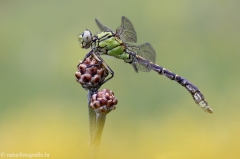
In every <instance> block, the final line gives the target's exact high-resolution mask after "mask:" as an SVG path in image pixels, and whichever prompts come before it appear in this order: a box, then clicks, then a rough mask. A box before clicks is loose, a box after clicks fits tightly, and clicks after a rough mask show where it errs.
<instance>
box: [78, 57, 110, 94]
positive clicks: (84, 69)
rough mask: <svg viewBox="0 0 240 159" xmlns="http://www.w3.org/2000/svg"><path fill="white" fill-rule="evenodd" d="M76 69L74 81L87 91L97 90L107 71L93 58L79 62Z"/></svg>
mask: <svg viewBox="0 0 240 159" xmlns="http://www.w3.org/2000/svg"><path fill="white" fill-rule="evenodd" d="M77 68H78V71H77V72H76V73H75V76H76V81H77V82H79V83H80V84H81V85H82V87H83V88H85V89H87V90H91V89H93V88H97V89H98V88H99V87H100V86H101V84H102V83H103V82H104V80H105V78H106V77H107V76H108V71H107V70H106V69H105V67H104V66H103V64H102V63H101V62H99V61H98V60H96V59H95V58H94V56H89V57H88V58H86V60H85V61H84V62H82V61H80V62H79V64H78V66H77Z"/></svg>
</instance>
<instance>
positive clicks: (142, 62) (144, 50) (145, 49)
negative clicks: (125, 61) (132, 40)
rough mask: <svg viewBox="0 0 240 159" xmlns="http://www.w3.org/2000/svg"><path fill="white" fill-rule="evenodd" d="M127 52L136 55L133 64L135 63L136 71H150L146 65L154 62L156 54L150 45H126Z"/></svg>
mask: <svg viewBox="0 0 240 159" xmlns="http://www.w3.org/2000/svg"><path fill="white" fill-rule="evenodd" d="M127 50H128V51H130V52H131V53H135V54H136V55H137V57H135V59H134V61H133V62H135V65H136V68H137V69H138V71H142V72H148V71H150V70H151V68H149V65H148V63H149V62H152V63H155V61H156V52H155V50H154V48H153V47H152V45H151V44H149V43H145V44H142V45H139V46H135V45H131V44H127Z"/></svg>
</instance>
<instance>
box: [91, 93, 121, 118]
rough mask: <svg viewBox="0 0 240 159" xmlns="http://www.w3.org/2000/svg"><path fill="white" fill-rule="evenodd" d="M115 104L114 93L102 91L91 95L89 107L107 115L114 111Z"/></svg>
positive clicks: (116, 101)
mask: <svg viewBox="0 0 240 159" xmlns="http://www.w3.org/2000/svg"><path fill="white" fill-rule="evenodd" d="M117 103H118V100H117V98H115V97H114V93H113V92H112V91H111V90H108V89H103V90H101V91H99V92H98V93H97V94H94V95H92V98H91V103H90V107H91V108H92V109H95V110H96V109H97V110H98V111H100V112H106V113H108V112H110V111H111V110H114V109H116V105H117Z"/></svg>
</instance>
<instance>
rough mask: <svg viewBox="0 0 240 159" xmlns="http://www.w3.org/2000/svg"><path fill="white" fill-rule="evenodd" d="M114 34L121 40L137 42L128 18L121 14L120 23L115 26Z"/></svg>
mask: <svg viewBox="0 0 240 159" xmlns="http://www.w3.org/2000/svg"><path fill="white" fill-rule="evenodd" d="M116 34H117V36H118V37H120V39H121V40H122V41H123V42H134V43H136V42H137V33H136V31H135V29H134V27H133V24H132V23H131V21H130V20H129V19H127V18H126V17H124V16H122V24H121V26H120V27H118V28H117V31H116Z"/></svg>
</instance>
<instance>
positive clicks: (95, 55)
mask: <svg viewBox="0 0 240 159" xmlns="http://www.w3.org/2000/svg"><path fill="white" fill-rule="evenodd" d="M93 56H94V57H95V58H96V59H97V60H98V61H99V62H100V63H101V64H102V65H103V66H104V67H105V68H106V69H107V71H108V73H110V77H108V78H107V79H105V80H104V81H103V82H102V84H101V85H103V84H104V83H106V82H107V81H109V80H110V79H112V78H113V77H114V72H113V70H112V69H111V68H110V67H109V66H108V65H107V64H106V62H105V61H104V60H103V59H102V58H101V57H100V56H99V54H96V53H93Z"/></svg>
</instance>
